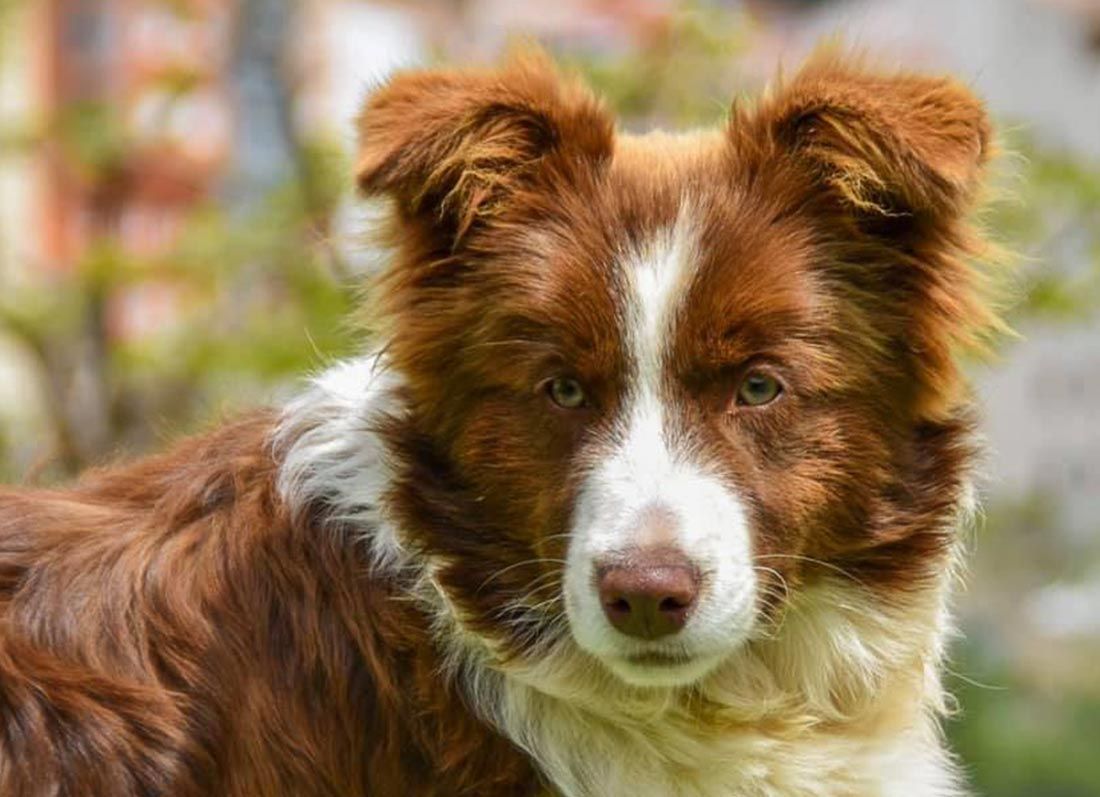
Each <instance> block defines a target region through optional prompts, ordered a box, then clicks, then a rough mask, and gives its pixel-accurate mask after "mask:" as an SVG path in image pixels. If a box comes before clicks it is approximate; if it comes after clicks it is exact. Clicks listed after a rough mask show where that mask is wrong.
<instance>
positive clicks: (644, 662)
mask: <svg viewBox="0 0 1100 797" xmlns="http://www.w3.org/2000/svg"><path fill="white" fill-rule="evenodd" d="M625 658H626V660H627V661H628V662H630V663H631V664H633V665H635V666H638V667H677V666H682V665H684V664H688V663H689V662H691V660H692V657H691V656H688V655H687V654H684V653H664V652H661V651H654V652H649V653H636V654H634V655H630V656H626V657H625Z"/></svg>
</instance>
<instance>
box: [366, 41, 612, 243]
mask: <svg viewBox="0 0 1100 797" xmlns="http://www.w3.org/2000/svg"><path fill="white" fill-rule="evenodd" d="M612 143H613V123H612V120H611V117H610V116H609V115H608V114H607V113H606V111H605V110H604V108H603V107H602V105H601V104H600V102H599V101H598V100H597V99H596V98H595V97H594V96H593V95H592V94H591V93H590V92H589V91H588V90H587V89H586V88H584V87H583V86H581V85H579V84H578V83H576V82H573V81H569V80H565V79H563V78H562V77H561V76H559V74H558V73H557V71H556V70H555V69H554V68H553V66H552V65H551V64H550V63H549V61H548V60H547V59H546V58H545V57H543V56H541V55H538V54H530V55H527V56H523V57H520V58H515V59H513V60H512V61H511V62H510V63H509V64H508V65H507V66H505V67H504V68H502V69H499V70H492V71H488V70H486V71H453V70H429V71H418V72H407V73H403V74H400V75H398V76H397V77H394V78H393V79H391V80H390V81H389V82H388V83H387V84H386V85H384V86H382V87H381V88H380V89H378V90H377V91H375V92H374V93H373V94H372V95H371V96H370V97H369V99H368V100H367V104H366V107H365V108H364V109H363V112H362V114H361V116H360V118H359V160H358V164H357V167H356V173H357V179H358V183H359V187H360V189H361V190H362V191H363V192H364V193H365V194H367V195H376V194H383V195H388V196H390V197H392V198H393V199H395V200H396V201H397V203H398V207H399V209H400V211H401V212H402V213H404V214H407V215H409V216H420V217H425V218H428V219H430V220H431V222H432V223H435V224H441V225H444V226H445V227H446V228H447V229H448V231H449V232H450V233H451V234H453V235H454V236H455V238H456V239H457V238H459V237H461V236H462V235H463V234H464V233H465V232H466V231H467V230H468V229H469V228H470V227H471V226H472V225H474V224H476V223H477V222H478V220H479V219H483V218H485V217H487V216H488V215H491V214H492V213H493V211H494V209H495V208H497V207H498V206H499V203H500V201H501V200H503V199H505V198H506V197H507V196H508V195H509V194H510V193H512V192H514V191H516V190H520V189H522V188H523V187H524V186H525V185H526V184H528V183H529V182H530V181H531V179H532V178H533V177H534V176H535V174H536V173H537V171H538V170H539V169H541V168H548V167H552V166H556V167H558V168H575V167H576V166H578V165H580V164H585V163H587V164H589V165H591V164H592V163H596V162H600V161H603V160H605V159H607V158H608V157H609V156H610V154H611V149H612ZM563 156H564V157H563Z"/></svg>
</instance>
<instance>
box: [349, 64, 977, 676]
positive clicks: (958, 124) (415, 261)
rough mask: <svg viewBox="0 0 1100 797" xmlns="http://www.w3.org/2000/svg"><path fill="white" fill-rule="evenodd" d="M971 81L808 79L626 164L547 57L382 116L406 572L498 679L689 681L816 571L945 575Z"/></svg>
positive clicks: (908, 581) (578, 92) (770, 622)
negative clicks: (559, 660)
mask: <svg viewBox="0 0 1100 797" xmlns="http://www.w3.org/2000/svg"><path fill="white" fill-rule="evenodd" d="M986 139H987V130H986V123H985V119H984V116H983V113H982V110H981V107H980V105H979V104H978V103H977V102H976V101H975V100H974V99H973V98H972V97H971V96H970V95H969V94H968V93H967V92H966V91H965V90H964V89H962V88H960V87H959V86H958V85H956V84H954V83H952V82H949V81H945V80H933V79H922V78H913V77H881V76H874V75H872V74H868V73H866V72H865V71H863V70H862V69H861V68H859V67H857V66H851V65H848V64H845V63H844V62H842V61H840V60H838V59H837V58H835V57H833V56H828V55H826V56H820V57H818V58H817V59H816V60H815V61H813V62H811V64H810V65H809V66H808V67H806V68H805V69H804V70H803V72H802V73H800V75H799V76H798V77H796V78H795V79H794V81H792V82H791V83H790V84H789V85H787V86H785V87H781V88H779V89H778V90H777V91H776V92H775V93H774V94H772V95H770V96H769V97H768V98H767V99H766V100H764V101H763V102H761V103H760V104H759V105H758V106H757V107H755V108H754V109H752V110H749V111H742V112H735V113H734V114H733V116H732V118H731V120H730V121H729V123H728V126H727V127H726V128H725V129H723V130H719V131H713V132H709V133H698V134H691V135H686V136H681V137H672V136H666V135H662V134H651V135H649V136H642V137H628V136H623V135H617V134H616V133H615V132H614V131H613V125H612V122H611V121H610V119H609V117H608V116H607V114H606V113H605V111H604V110H603V109H602V108H601V106H600V105H599V104H598V102H597V101H595V100H594V99H593V98H592V97H591V96H590V95H589V94H588V93H587V92H586V91H585V90H583V89H581V88H578V87H577V86H575V85H574V84H571V83H563V82H562V81H561V80H560V79H559V78H558V77H557V76H556V75H555V73H554V72H553V71H552V70H551V69H550V68H549V67H547V66H546V65H545V64H543V63H541V62H539V61H537V60H536V61H532V62H524V63H518V64H515V65H513V66H511V67H509V68H507V69H505V70H502V71H500V72H493V73H468V72H426V73H414V74H410V75H405V76H402V77H398V78H397V79H395V80H394V81H392V82H391V83H390V84H389V85H388V86H386V87H384V88H383V89H381V90H380V91H379V92H377V93H376V94H375V95H374V96H373V98H372V99H371V101H370V102H369V104H368V107H367V109H366V112H365V114H364V116H363V122H362V156H361V162H360V167H359V168H360V172H359V173H360V181H361V185H362V186H363V188H364V189H365V190H366V191H368V192H371V193H381V194H386V195H388V196H389V197H390V198H391V200H392V202H393V208H394V228H393V233H394V241H393V243H394V245H395V246H396V249H397V252H396V255H395V259H394V261H393V263H392V264H391V265H390V267H389V269H388V270H387V271H386V273H385V275H384V277H383V280H382V282H381V284H380V293H379V297H380V303H381V310H382V313H383V317H384V321H383V323H384V325H385V335H386V340H387V347H388V349H387V350H388V353H389V357H390V358H391V360H392V362H393V364H394V367H395V368H397V369H398V370H399V371H400V372H401V374H402V375H403V377H404V378H405V380H406V391H407V396H406V398H407V402H408V405H409V408H410V412H409V415H408V417H407V418H405V419H403V420H402V421H401V422H400V423H398V422H396V421H395V422H394V424H393V425H392V428H390V429H389V430H388V434H389V435H390V437H391V438H392V442H393V446H394V450H395V451H396V452H397V456H399V457H400V458H402V459H403V460H404V464H405V465H406V467H405V468H404V469H402V470H401V473H402V474H403V475H402V477H401V481H400V482H399V484H398V485H397V487H396V488H395V489H394V491H393V496H392V499H393V505H394V507H395V509H394V512H395V514H396V515H397V516H398V519H399V522H400V525H401V527H402V529H403V534H404V535H405V537H406V539H405V540H404V542H405V543H406V544H407V545H408V546H409V547H410V548H411V549H413V550H414V551H416V552H417V553H416V555H418V556H423V557H425V558H426V560H428V561H430V562H431V568H430V569H431V572H432V574H433V578H434V580H435V582H436V584H437V585H438V587H439V589H440V592H441V594H442V595H444V597H445V598H446V605H447V606H448V607H449V611H451V612H452V613H453V614H454V616H455V617H456V618H457V619H458V620H459V621H460V623H461V624H462V626H463V628H464V629H465V630H467V631H468V632H470V633H473V634H476V635H478V636H479V637H482V638H484V639H485V640H486V641H488V642H489V643H490V644H491V646H492V647H493V648H494V649H495V650H497V651H498V652H500V653H501V655H502V657H503V658H505V659H507V658H509V657H518V658H522V657H525V656H534V655H538V651H540V650H543V649H545V648H543V647H541V644H542V643H545V642H547V641H552V640H557V639H559V638H561V637H563V636H565V635H569V636H571V638H572V639H573V640H574V641H575V643H576V645H577V646H579V648H581V649H583V650H584V651H586V652H587V653H589V654H591V655H592V656H594V657H596V658H597V659H599V660H600V661H601V662H603V663H604V664H605V665H606V666H607V667H608V668H609V669H610V670H611V671H612V672H614V673H615V674H617V675H618V676H619V677H621V678H622V679H623V680H624V681H626V682H628V683H630V684H635V685H640V686H668V685H683V684H688V683H692V682H694V681H696V680H698V679H699V678H700V677H702V676H703V675H704V674H705V673H706V672H708V671H709V670H710V669H711V668H712V667H714V666H715V665H716V664H717V663H718V662H720V661H721V660H722V659H723V658H725V657H727V656H728V655H729V654H730V653H731V652H733V651H735V650H737V649H738V648H739V647H740V646H743V645H746V644H751V643H752V640H753V639H754V638H757V637H761V636H765V635H767V634H768V633H769V632H770V631H771V630H773V628H774V625H775V623H777V622H778V621H779V619H780V618H781V616H782V612H781V610H782V609H783V607H784V606H785V605H786V604H787V603H788V602H789V601H791V600H795V599H796V598H797V595H798V594H799V591H800V590H801V589H803V588H804V587H805V586H807V585H809V584H812V583H813V581H814V579H815V578H817V577H819V576H820V575H821V574H822V573H842V574H843V575H844V578H847V579H851V580H852V582H853V583H857V584H858V585H859V586H860V589H864V590H867V592H868V594H870V595H873V596H875V597H876V599H881V600H884V601H895V602H896V601H899V600H904V599H905V596H906V595H907V594H910V593H912V592H913V591H914V590H919V589H920V588H921V586H922V585H923V584H924V583H926V582H927V581H928V580H929V579H931V578H933V577H934V576H935V574H936V572H937V571H938V570H939V569H940V568H942V567H943V565H944V559H945V556H946V550H947V548H948V547H949V544H950V539H951V530H950V528H949V525H950V522H951V516H952V513H953V510H954V507H955V505H956V504H957V502H958V500H959V499H960V493H961V490H962V483H963V481H964V475H963V470H964V468H965V461H966V459H967V457H968V455H969V452H968V447H967V445H966V443H965V438H966V433H967V431H968V422H967V420H966V418H965V413H964V410H963V409H962V407H963V404H964V398H965V396H964V395H963V392H962V390H961V385H960V380H959V376H958V374H957V372H956V368H955V365H954V363H953V353H954V350H955V349H957V348H958V347H960V346H966V345H969V344H970V343H972V342H973V340H974V336H975V335H977V334H979V333H980V331H981V329H982V328H984V327H986V326H988V325H989V324H990V323H992V319H991V317H990V315H989V313H988V310H986V309H985V307H984V305H983V304H982V303H981V301H980V298H979V296H978V292H977V284H976V282H977V279H976V276H975V274H974V273H973V272H972V271H971V269H970V267H969V266H968V265H967V264H966V262H965V258H966V256H967V255H968V251H967V250H968V247H969V246H970V245H971V242H970V241H969V239H968V230H967V227H966V226H965V223H964V219H963V216H964V215H965V213H966V211H967V209H968V205H969V202H970V199H971V194H972V193H973V191H974V190H975V187H976V182H977V180H978V178H979V173H980V167H981V165H982V163H983V162H984V160H985V158H986V156H987V152H986V149H987V140H986Z"/></svg>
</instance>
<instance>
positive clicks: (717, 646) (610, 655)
mask: <svg viewBox="0 0 1100 797" xmlns="http://www.w3.org/2000/svg"><path fill="white" fill-rule="evenodd" d="M684 208H685V209H684V210H683V211H682V212H681V213H680V215H679V218H678V219H677V221H676V224H675V225H674V226H673V227H672V228H671V229H667V230H663V231H661V232H660V233H659V234H658V235H656V236H655V237H654V238H653V240H652V241H650V242H649V243H648V245H646V246H644V247H643V248H642V249H641V251H639V252H634V253H630V254H628V256H627V257H626V258H625V260H626V262H625V264H624V268H623V271H624V273H625V275H626V276H627V279H628V284H629V285H630V288H631V291H630V295H629V297H628V298H627V308H626V313H625V315H626V318H627V319H628V326H627V329H626V340H627V342H628V345H629V346H630V349H631V353H632V359H633V362H634V372H633V375H632V377H633V378H632V383H631V385H630V390H629V392H628V394H627V395H628V400H627V406H626V411H625V412H624V414H623V417H622V418H621V419H620V420H619V423H618V424H617V426H616V428H615V430H614V432H613V433H612V434H611V435H610V439H609V440H607V441H603V442H602V443H599V444H597V448H598V449H599V456H598V457H594V458H595V459H597V461H598V464H597V465H596V466H595V467H594V468H593V469H592V471H591V473H590V474H589V475H588V477H587V478H586V479H585V481H584V483H583V485H582V487H581V490H580V492H579V494H578V496H577V500H576V507H575V510H574V517H573V523H572V529H571V533H570V543H569V550H568V559H567V564H566V567H565V605H566V611H567V615H568V617H569V622H570V625H571V627H572V630H573V636H574V638H575V639H576V641H577V643H578V644H579V645H580V646H581V647H582V648H583V649H584V650H586V651H587V652H589V653H591V654H593V655H594V656H596V657H597V658H599V659H600V660H601V661H603V662H604V664H606V666H607V667H609V668H610V669H611V670H612V671H613V672H615V673H616V674H617V675H619V676H620V677H621V678H623V679H624V680H626V681H627V682H629V683H632V684H635V685H638V686H676V685H680V684H686V683H691V682H694V681H696V680H698V679H699V677H700V676H702V675H703V674H704V673H706V672H707V671H708V670H710V669H711V668H712V667H713V666H714V665H716V664H717V663H718V662H719V661H721V659H722V658H723V657H724V656H726V655H728V654H729V653H730V652H731V651H732V650H733V649H734V648H736V647H737V646H738V645H740V644H741V643H742V642H743V641H744V640H745V639H746V638H747V637H748V635H749V633H750V631H751V630H752V625H753V616H754V614H755V608H756V577H755V571H754V570H753V568H752V564H751V557H752V551H751V543H750V534H749V528H748V522H747V519H746V516H745V511H744V509H743V507H742V503H741V501H740V499H739V498H738V496H737V495H736V494H735V493H734V492H733V491H732V490H731V489H730V488H729V487H728V486H727V485H725V484H724V483H723V482H722V481H721V480H720V479H718V478H717V477H716V476H715V475H713V474H711V473H708V472H707V470H706V469H705V468H704V467H702V466H701V465H699V464H698V463H696V462H693V461H692V460H693V457H692V452H691V451H690V450H689V449H688V448H687V447H685V446H683V445H680V444H678V443H677V441H676V440H671V439H670V434H669V430H668V428H667V426H666V412H665V402H664V400H663V395H662V394H663V391H662V378H663V366H664V361H665V358H666V350H665V349H666V346H667V345H668V341H669V340H670V338H671V335H670V334H669V333H670V330H671V326H672V321H673V318H674V315H675V312H676V310H677V306H678V302H679V300H680V299H681V298H682V296H683V293H684V288H685V286H686V285H687V283H688V281H689V280H690V277H691V274H692V272H693V270H694V268H695V266H696V234H695V230H694V227H693V224H692V216H691V211H690V208H691V205H690V203H685V206H684ZM590 458H592V457H590ZM652 510H657V511H659V512H662V513H664V514H665V515H667V516H670V517H671V518H672V524H671V525H672V526H673V528H672V532H673V534H672V539H670V540H667V541H665V544H668V545H672V546H675V547H677V548H679V549H680V550H681V551H682V552H683V553H684V554H685V555H686V556H687V557H688V558H689V559H690V560H691V562H692V563H693V564H694V565H695V566H696V567H697V568H698V570H699V571H700V572H702V573H704V574H706V578H705V579H704V583H703V586H702V589H701V591H700V596H699V598H698V599H697V601H696V606H695V607H694V608H693V610H692V612H691V614H690V616H689V618H688V622H687V624H686V625H685V627H684V628H683V630H681V631H680V632H679V633H677V634H675V635H674V636H672V637H666V638H665V639H662V640H660V641H654V642H640V641H638V640H637V639H632V638H630V637H627V636H626V635H624V634H622V633H620V632H618V631H617V630H615V629H614V628H613V627H612V625H611V623H610V622H609V621H608V619H607V618H606V617H605V616H604V613H603V610H602V608H601V602H600V598H599V595H598V594H597V590H596V586H595V572H596V568H597V567H598V566H599V564H600V563H601V562H602V561H606V560H607V559H609V558H610V557H614V556H615V555H617V554H622V553H624V552H626V551H628V550H630V549H631V548H632V547H634V546H636V545H639V544H642V543H640V542H639V540H638V535H639V531H640V529H639V526H640V518H641V517H642V516H643V515H644V513H645V512H646V511H652ZM646 652H665V653H674V654H677V655H679V656H687V657H688V660H687V661H685V662H684V663H683V664H677V665H674V666H673V665H665V666H653V665H640V664H636V663H632V662H631V661H629V660H628V658H627V657H630V656H637V655H638V654H640V653H646Z"/></svg>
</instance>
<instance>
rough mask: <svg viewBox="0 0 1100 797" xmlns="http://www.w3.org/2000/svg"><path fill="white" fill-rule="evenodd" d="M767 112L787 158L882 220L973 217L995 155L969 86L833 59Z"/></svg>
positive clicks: (810, 70)
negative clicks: (801, 163) (983, 177)
mask: <svg viewBox="0 0 1100 797" xmlns="http://www.w3.org/2000/svg"><path fill="white" fill-rule="evenodd" d="M761 110H762V111H763V114H762V117H763V118H762V120H763V121H765V123H766V124H767V125H768V126H769V128H770V130H769V133H770V135H771V136H772V137H773V140H774V141H775V143H777V144H778V145H779V147H780V148H782V149H783V150H784V151H785V152H787V153H793V154H795V155H796V156H797V157H799V158H801V159H802V160H803V161H804V162H805V163H806V164H807V165H808V166H809V167H810V168H811V169H813V170H814V171H815V172H816V176H817V177H818V179H820V180H822V181H824V182H825V183H827V184H828V185H829V186H831V187H832V188H833V189H835V191H836V192H837V194H838V195H839V197H841V198H842V200H843V201H845V202H847V203H848V204H849V205H850V206H851V207H852V208H853V209H856V210H859V211H866V212H868V213H870V214H877V215H880V216H895V217H897V216H904V215H915V216H922V215H925V214H934V215H939V214H948V215H951V214H958V213H960V212H964V211H965V210H966V208H967V207H968V205H969V203H970V201H971V200H972V199H973V197H974V194H975V191H976V189H977V188H978V185H979V182H980V178H981V172H982V166H983V165H984V163H985V162H986V161H987V160H988V158H989V155H990V126H989V121H988V119H987V117H986V113H985V110H984V108H983V106H982V104H981V102H980V101H979V100H978V99H977V98H976V97H975V96H974V95H973V94H972V93H971V92H970V91H969V90H968V89H967V88H966V87H965V86H963V85H962V84H960V83H958V82H957V81H955V80H952V79H950V78H941V77H929V76H924V75H913V74H904V73H902V74H888V73H879V72H875V71H874V70H870V69H867V68H865V67H864V66H863V65H862V64H861V63H860V61H859V60H858V59H853V58H852V57H850V56H844V55H842V54H840V53H838V52H835V51H830V50H824V51H821V52H819V53H818V54H817V55H815V56H814V57H813V58H811V59H810V60H809V62H808V63H807V64H806V65H805V66H804V67H803V68H802V69H801V70H800V71H799V72H798V74H797V75H796V76H795V77H794V79H793V80H792V81H791V82H790V83H789V84H788V85H786V86H784V87H782V88H780V89H779V90H778V92H776V93H775V94H773V95H772V97H770V99H769V101H767V102H766V103H765V107H764V108H763V109H761Z"/></svg>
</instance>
